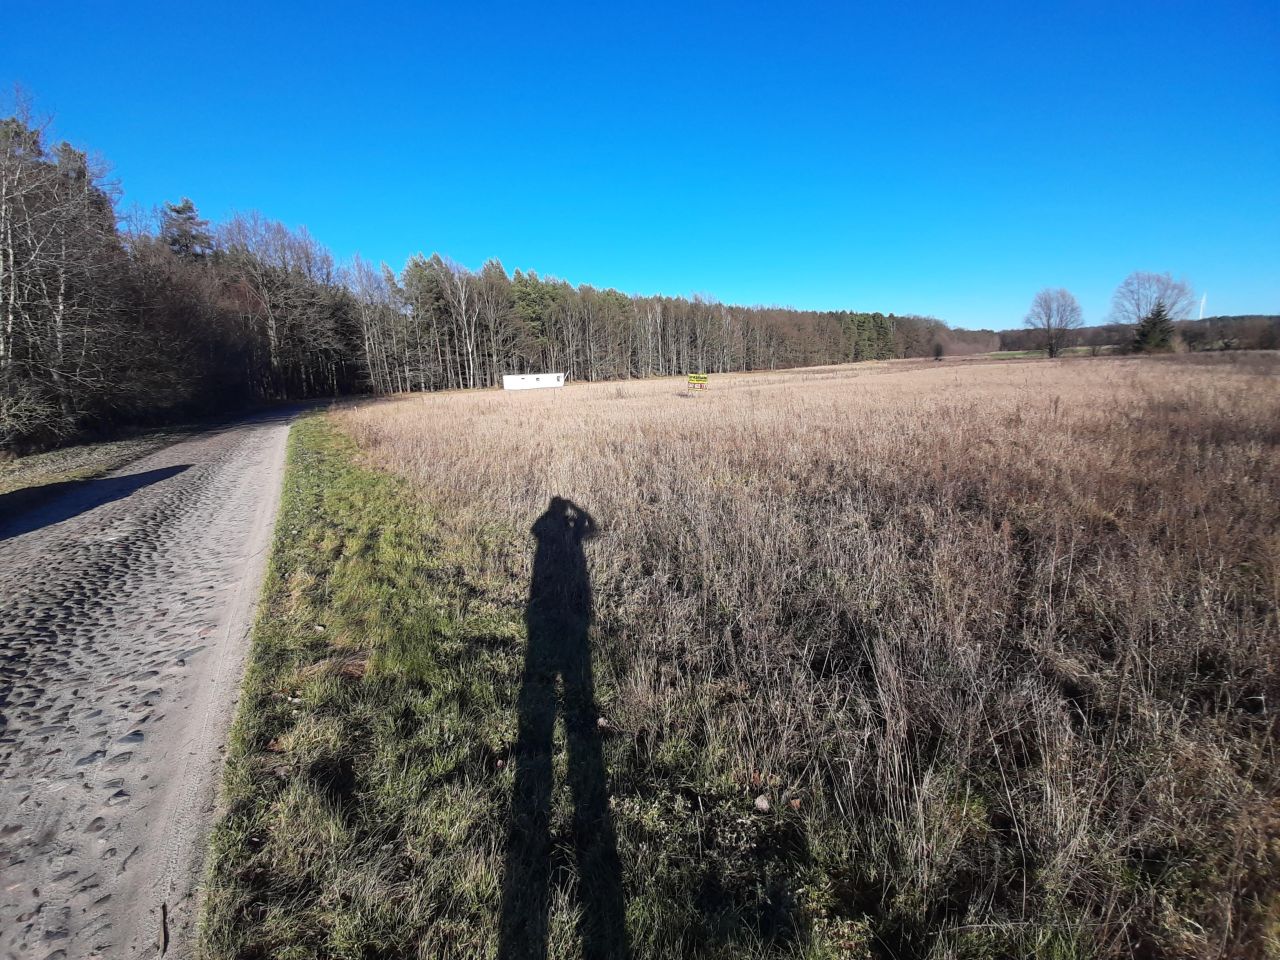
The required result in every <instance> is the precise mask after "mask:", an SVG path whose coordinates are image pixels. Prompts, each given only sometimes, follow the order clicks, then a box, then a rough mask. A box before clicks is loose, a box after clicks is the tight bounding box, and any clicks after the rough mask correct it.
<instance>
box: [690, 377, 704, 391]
mask: <svg viewBox="0 0 1280 960" xmlns="http://www.w3.org/2000/svg"><path fill="white" fill-rule="evenodd" d="M689 389H690V390H697V391H699V392H701V391H703V390H705V389H707V375H706V374H705V373H691V374H689Z"/></svg>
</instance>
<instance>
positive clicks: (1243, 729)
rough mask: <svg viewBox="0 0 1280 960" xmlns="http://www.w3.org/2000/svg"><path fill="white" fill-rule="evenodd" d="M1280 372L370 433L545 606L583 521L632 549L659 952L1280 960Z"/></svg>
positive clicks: (637, 816)
mask: <svg viewBox="0 0 1280 960" xmlns="http://www.w3.org/2000/svg"><path fill="white" fill-rule="evenodd" d="M1278 373H1280V362H1277V358H1276V357H1275V356H1274V355H1256V356H1251V357H1238V358H1236V357H1223V358H1214V362H1209V361H1208V360H1204V361H1202V362H1198V363H1190V362H1187V361H1185V360H1183V359H1180V358H1177V357H1168V358H1161V359H1116V360H1113V359H1104V360H1074V361H1058V362H1046V363H1026V364H1003V365H1001V364H974V363H969V364H965V365H963V366H961V365H958V364H952V363H942V364H914V365H911V364H909V365H905V366H899V365H894V364H888V365H880V366H870V365H864V366H860V367H853V368H844V369H831V370H827V371H824V372H821V373H815V374H807V373H805V372H797V373H794V374H760V375H750V374H748V375H731V376H725V377H713V378H712V384H711V389H710V390H709V391H707V393H706V394H705V395H704V396H701V397H697V398H694V397H690V396H686V395H685V391H684V389H683V386H682V384H680V383H679V382H678V381H673V380H660V381H646V382H642V383H627V384H622V385H620V384H598V385H582V386H576V387H570V388H566V389H564V390H561V391H547V392H530V393H524V394H515V395H512V394H502V393H493V392H470V393H443V394H433V395H429V396H425V397H424V396H416V397H413V398H411V399H406V400H403V401H399V402H384V403H376V404H369V405H364V406H359V407H355V408H352V409H349V410H347V411H345V412H342V413H341V414H339V423H340V424H341V425H342V427H343V428H344V429H345V430H347V431H349V432H350V433H351V434H352V435H353V436H354V437H355V438H356V440H357V442H358V444H359V445H360V447H361V449H362V450H363V452H364V453H363V455H364V457H365V459H366V461H367V462H368V463H370V464H374V465H377V466H379V467H383V468H386V469H389V470H391V471H392V472H394V473H397V474H400V475H402V476H403V477H405V478H408V480H409V481H410V482H411V484H412V485H413V486H414V487H416V489H417V490H418V491H419V492H420V494H421V497H422V498H423V501H424V502H425V503H426V504H429V505H430V509H431V511H432V513H433V515H435V516H437V517H439V518H441V521H440V522H441V523H442V525H444V526H445V527H447V528H448V529H451V530H453V531H454V532H455V535H456V536H458V537H462V538H464V539H466V538H468V537H469V538H470V540H471V542H472V543H473V544H474V545H475V547H476V549H474V550H473V551H472V555H471V557H470V560H469V561H468V562H469V563H471V564H473V565H474V566H475V567H478V568H480V569H481V571H482V573H483V575H484V576H483V578H482V579H483V581H484V582H486V583H490V584H497V585H498V587H497V588H496V589H498V591H499V592H500V593H501V592H502V591H505V599H506V601H508V602H509V603H510V604H512V605H515V606H517V607H518V605H519V604H520V603H522V602H523V595H524V591H525V590H526V589H527V585H528V584H529V582H530V563H531V561H530V553H531V544H530V542H529V539H528V535H527V531H528V529H529V527H530V525H531V524H532V523H533V521H534V519H535V518H536V517H538V516H539V514H540V513H542V511H543V510H545V509H546V506H547V503H548V501H549V500H550V498H551V497H553V496H564V497H569V498H572V499H573V500H574V501H576V502H577V503H578V504H581V505H582V506H583V507H584V508H586V509H587V510H590V512H591V515H592V516H593V517H594V518H595V521H596V523H597V524H598V526H599V531H600V535H599V536H598V537H597V538H595V540H594V541H593V542H592V543H591V544H590V545H589V546H588V547H587V548H586V549H587V562H588V566H589V572H590V577H591V582H592V587H593V589H594V595H595V621H594V625H593V627H592V644H593V650H594V659H595V671H596V696H597V698H598V701H599V707H600V712H601V714H602V718H603V719H602V723H601V727H602V729H607V730H609V731H611V736H609V738H608V739H607V742H606V749H605V761H606V764H607V767H608V770H609V777H610V789H611V793H612V802H611V805H612V808H613V811H614V819H615V823H616V830H617V837H618V840H617V842H618V850H619V855H620V860H621V863H622V870H623V874H624V886H625V888H626V893H627V898H628V902H629V906H628V918H629V926H630V930H629V933H630V937H631V940H632V950H633V952H634V953H635V954H636V955H650V954H653V955H659V954H660V952H661V950H662V949H666V950H668V951H669V950H670V949H671V945H672V944H673V943H681V944H684V946H685V948H686V949H688V950H692V951H694V952H697V951H710V950H712V947H714V945H715V944H717V943H720V944H724V943H725V942H726V941H725V939H724V938H725V936H727V934H725V933H724V931H726V930H728V929H730V928H733V929H738V928H744V929H749V930H750V931H751V933H752V936H753V937H756V938H758V940H757V942H758V943H759V944H761V945H763V946H764V948H765V949H770V948H769V947H768V946H767V945H768V944H773V945H775V946H777V947H786V945H787V944H791V945H792V947H800V948H801V950H804V949H812V951H813V953H812V955H822V954H825V953H827V952H831V953H836V952H839V951H840V950H842V949H846V948H847V949H848V950H849V951H850V952H852V953H854V954H856V953H858V952H859V951H860V952H862V953H872V954H876V955H880V956H886V957H887V956H894V957H904V956H924V955H930V956H983V955H987V956H994V955H1030V954H1031V953H1033V952H1034V953H1037V954H1044V955H1054V956H1117V957H1119V956H1131V955H1140V956H1160V957H1223V956H1242V957H1243V956H1263V955H1266V952H1267V951H1268V949H1270V950H1272V951H1274V950H1275V949H1276V937H1277V924H1278V923H1280V899H1278V897H1280V894H1278V892H1277V881H1276V877H1277V870H1278V869H1280V815H1278V814H1277V806H1276V802H1277V797H1278V789H1277V788H1278V782H1277V774H1278V772H1280V770H1278V767H1277V764H1276V756H1275V736H1276V732H1277V731H1276V714H1275V709H1276V704H1277V702H1278V700H1277V697H1278V695H1280V682H1278V681H1280V676H1278V671H1280V658H1278V657H1277V653H1278V651H1277V643H1276V640H1277V614H1276V611H1277V601H1278V600H1280V509H1278V504H1280V452H1278V448H1277V444H1278V443H1280V380H1278V379H1277V374H1278ZM504 585H505V586H504ZM495 682H496V681H495ZM502 682H504V683H509V680H506V681H502ZM502 766H503V764H501V763H500V764H499V767H500V768H501V767H502ZM760 798H763V802H761V799H760ZM491 849H492V848H491ZM491 856H492V854H491ZM585 879H586V882H589V880H590V878H585ZM699 918H700V919H699ZM730 919H731V920H732V922H730ZM696 920H697V921H698V922H700V923H701V926H699V925H698V922H695V921H696ZM663 925H665V927H664V926H663ZM660 928H661V929H660ZM680 929H682V930H684V931H686V933H683V934H678V933H676V932H675V931H677V930H680ZM682 937H687V939H681V938H682ZM664 938H665V939H664ZM717 938H719V939H717ZM804 944H808V945H809V947H808V948H806V947H804V946H803V945H804ZM664 945H665V946H664ZM788 949H790V948H788ZM666 955H670V953H667V954H666Z"/></svg>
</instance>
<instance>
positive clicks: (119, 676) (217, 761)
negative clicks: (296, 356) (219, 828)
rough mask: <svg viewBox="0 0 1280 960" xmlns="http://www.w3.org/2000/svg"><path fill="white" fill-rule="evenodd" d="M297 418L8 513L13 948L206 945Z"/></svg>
mask: <svg viewBox="0 0 1280 960" xmlns="http://www.w3.org/2000/svg"><path fill="white" fill-rule="evenodd" d="M291 419H292V412H289V413H283V414H282V413H275V414H268V415H262V416H258V417H254V418H251V419H249V420H245V421H242V422H240V423H237V424H234V425H232V426H229V427H225V428H221V429H217V430H213V431H210V432H209V433H206V434H203V435H201V436H198V437H196V438H194V439H191V440H187V441H184V442H182V443H178V444H174V445H173V446H170V447H167V448H165V449H164V450H161V451H158V452H156V453H153V454H151V455H149V456H147V457H144V458H142V459H141V460H138V461H136V462H134V463H132V464H130V465H129V466H128V467H126V468H124V469H122V470H120V471H117V472H116V473H114V474H112V475H111V479H109V480H106V481H98V482H91V483H87V484H85V485H84V486H83V487H82V488H78V489H76V490H72V491H71V492H69V493H68V494H65V495H63V496H62V497H59V498H58V499H57V500H55V501H53V502H51V503H49V504H46V505H44V506H43V507H41V508H40V509H39V510H37V511H34V512H32V513H29V514H24V515H23V516H21V517H16V518H7V519H6V518H0V538H3V537H6V536H9V538H8V539H0V957H5V958H8V957H38V958H50V960H56V958H68V960H71V958H81V957H129V956H156V955H158V954H159V953H160V950H161V945H162V944H163V943H164V942H165V941H166V940H167V942H168V948H167V953H166V956H187V955H189V954H190V951H191V948H192V939H193V933H194V925H195V920H196V916H195V911H196V897H195V891H196V887H197V885H198V882H199V879H200V874H201V871H202V867H203V853H204V843H205V839H206V836H207V830H208V827H209V821H210V818H211V815H212V812H213V807H214V802H215V799H216V792H217V782H218V775H219V773H220V771H221V749H220V748H221V745H222V743H223V740H224V737H225V734H226V730H227V726H228V724H229V722H230V718H231V713H232V710H233V707H234V701H235V697H236V692H237V690H238V687H239V681H240V676H241V671H242V668H243V663H244V655H245V652H246V647H247V642H246V640H247V636H248V632H249V627H250V625H251V622H252V616H253V608H254V604H255V602H256V600H257V596H258V589H259V586H260V584H261V578H262V571H263V567H264V565H265V561H266V553H267V549H268V547H269V545H270V534H271V528H272V525H273V522H274V518H275V512H276V506H277V503H278V500H279V490H280V479H281V474H282V471H283V464H284V448H285V439H286V437H287V434H288V425H289V421H290V420H291ZM144 475H145V476H144ZM130 478H132V479H130ZM117 480H118V481H119V482H116V481H117ZM144 482H145V485H141V484H143V483H144ZM112 496H114V497H116V499H107V500H106V502H101V501H103V500H104V499H105V498H107V497H112ZM41 524H45V525H43V526H42V525H41ZM9 534H13V535H9Z"/></svg>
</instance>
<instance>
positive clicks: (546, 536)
mask: <svg viewBox="0 0 1280 960" xmlns="http://www.w3.org/2000/svg"><path fill="white" fill-rule="evenodd" d="M532 532H533V535H534V536H535V537H537V538H538V539H539V540H540V541H543V542H546V543H548V545H550V544H551V543H553V542H557V541H563V542H564V543H566V544H571V545H576V544H579V543H581V542H582V541H583V540H586V539H589V538H590V537H594V536H595V535H596V533H597V528H596V522H595V520H594V518H593V517H592V516H591V514H589V513H587V511H586V510H584V509H583V508H582V507H580V506H578V505H577V504H576V503H574V502H573V501H572V500H569V499H567V498H565V497H558V496H553V497H552V498H551V502H550V504H548V506H547V510H546V512H545V513H544V514H542V516H540V517H538V519H537V520H536V521H535V522H534V524H533V531H532Z"/></svg>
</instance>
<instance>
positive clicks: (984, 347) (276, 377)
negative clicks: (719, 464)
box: [0, 111, 1275, 449]
mask: <svg viewBox="0 0 1280 960" xmlns="http://www.w3.org/2000/svg"><path fill="white" fill-rule="evenodd" d="M46 140H47V137H46V135H45V131H44V130H43V129H42V128H41V127H40V126H39V125H38V124H36V123H33V122H32V121H31V119H30V116H29V114H28V113H25V112H23V111H19V112H18V114H17V115H15V116H12V117H10V118H8V119H6V120H0V448H11V449H12V448H18V449H23V448H31V447H35V446H41V445H50V444H54V443H57V442H60V441H65V440H66V439H68V438H70V437H74V436H77V435H81V434H83V433H84V432H86V431H92V430H95V429H102V428H110V427H114V426H118V425H121V424H149V423H156V422H161V421H165V420H173V419H176V418H185V417H198V416H202V415H208V414H216V413H221V412H229V411H233V410H236V409H240V408H244V407H250V406H254V405H260V404H263V403H268V402H272V401H278V400H289V399H305V398H312V397H331V396H338V395H343V394H352V393H359V392H374V393H393V392H401V391H421V390H440V389H456V388H469V387H486V386H492V385H495V384H497V383H499V382H500V380H501V377H502V375H503V374H507V373H526V372H550V371H557V372H559V371H563V372H565V373H567V374H568V376H569V378H570V379H571V380H605V379H620V378H628V377H652V376H669V375H683V374H686V373H693V372H700V373H723V372H728V371H735V370H760V369H777V368H785V367H796V366H812V365H820V364H832V363H846V362H851V361H859V360H883V359H889V358H900V357H930V356H933V357H939V356H943V355H951V354H966V353H969V354H972V353H985V352H988V351H992V350H996V349H1026V348H1027V347H1026V346H1023V345H1022V343H1023V341H1022V340H1020V339H1018V338H1019V337H1020V336H1028V337H1034V338H1035V344H1034V345H1035V346H1037V347H1040V346H1045V345H1046V344H1047V345H1049V346H1050V351H1051V352H1052V353H1055V354H1056V352H1057V351H1058V350H1059V349H1061V348H1062V347H1063V346H1065V345H1071V344H1074V343H1077V342H1081V340H1082V338H1084V337H1087V336H1092V334H1091V333H1085V332H1081V331H1079V330H1078V329H1077V328H1078V327H1079V305H1078V304H1075V303H1074V297H1071V295H1070V294H1069V293H1067V292H1066V291H1044V292H1042V294H1041V295H1038V298H1037V304H1039V306H1037V307H1034V308H1033V312H1034V311H1035V310H1039V309H1041V308H1043V309H1044V310H1048V311H1049V313H1047V314H1045V316H1046V317H1048V320H1047V321H1046V322H1047V323H1048V326H1047V327H1045V326H1044V325H1043V324H1042V325H1041V327H1040V328H1039V329H1032V330H1028V331H1021V332H1018V331H1015V332H1010V333H1002V334H997V333H995V332H993V331H991V330H979V331H968V330H954V329H951V328H949V327H948V326H947V325H946V324H945V323H943V322H942V321H941V320H938V319H935V318H932V317H921V316H900V315H894V314H892V313H887V314H886V313H880V312H854V311H813V310H794V309H790V308H785V307H760V306H753V307H748V306H734V305H729V304H724V303H720V302H717V301H715V300H712V299H707V298H701V297H692V298H687V297H666V296H635V295H628V294H625V293H621V292H619V291H617V290H611V289H598V288H596V287H592V286H589V285H585V284H584V285H580V286H574V285H572V284H570V283H567V282H565V281H563V280H558V279H555V278H553V277H548V276H539V275H538V274H537V273H535V272H533V271H531V270H529V271H521V270H516V271H515V272H514V273H508V271H507V270H506V269H505V268H504V267H503V265H502V264H501V263H499V262H498V261H497V260H490V261H488V262H486V263H485V264H483V265H482V266H481V267H480V268H479V269H478V270H471V269H468V268H466V267H464V266H462V265H460V264H458V263H455V262H453V261H452V260H449V259H448V258H446V257H443V256H441V255H439V254H434V255H432V256H430V257H426V256H415V257H413V258H411V259H410V260H409V262H408V263H407V264H405V266H404V267H403V269H401V270H400V271H399V272H398V273H397V272H395V271H393V270H392V269H391V268H390V267H388V266H387V265H385V264H381V265H376V266H375V265H374V264H371V263H368V262H366V261H364V260H362V259H360V258H359V257H356V258H354V259H353V261H352V262H351V263H349V264H338V263H336V262H335V260H334V258H333V256H332V254H331V253H330V252H329V251H328V250H326V249H325V247H324V246H323V245H322V244H320V243H319V242H317V240H316V239H315V238H314V237H312V236H311V235H310V234H309V233H308V232H307V231H306V229H305V228H298V229H291V228H289V227H286V226H285V225H283V224H281V223H278V222H275V221H273V220H270V219H268V218H266V217H263V216H262V215H260V214H257V213H248V214H239V215H236V216H233V217H231V218H230V219H229V220H227V221H226V222H224V223H220V224H211V223H209V222H208V221H207V220H205V219H204V218H202V217H201V216H200V213H199V211H198V209H197V208H196V205H195V204H194V203H192V201H191V200H189V199H186V198H183V199H181V200H179V201H177V202H173V203H168V204H165V205H163V206H162V207H161V208H160V209H159V210H157V211H155V212H154V214H153V215H151V216H149V217H145V218H142V219H141V220H140V221H138V222H131V223H129V224H128V225H122V223H121V220H120V218H119V216H118V215H117V211H116V196H115V193H114V192H113V189H112V187H111V185H110V184H109V182H108V181H107V180H106V177H105V171H104V170H103V169H101V167H100V166H99V165H97V164H96V163H95V162H94V161H93V160H92V159H91V158H90V157H89V156H88V155H87V154H86V153H85V152H84V151H82V150H78V149H76V148H74V147H72V146H71V145H69V144H67V143H65V142H63V143H58V144H55V145H50V144H48V143H46ZM1135 276H1137V275H1135ZM1143 276H1148V277H1157V278H1159V277H1160V276H1161V275H1143ZM1166 279H1167V278H1166ZM1170 282H1172V281H1170ZM1148 286H1149V285H1148ZM1146 292H1149V291H1147V290H1146V288H1145V287H1143V288H1141V289H1138V290H1136V291H1134V293H1135V295H1145V294H1146ZM1168 292H1169V291H1168V290H1166V291H1165V293H1166V306H1167V307H1169V308H1170V310H1171V312H1173V313H1176V311H1177V310H1180V309H1182V307H1183V306H1185V303H1184V301H1185V297H1183V298H1182V299H1180V300H1178V301H1177V302H1174V301H1172V300H1169V298H1168V296H1167V294H1168ZM1175 292H1176V291H1175ZM1185 293H1186V294H1187V295H1190V293H1189V288H1187V289H1186V291H1185ZM1118 296H1119V294H1118ZM1073 304H1074V313H1073V312H1072V311H1073V306H1072V305H1073ZM1054 311H1057V312H1056V313H1055V312H1054ZM1063 311H1065V312H1063ZM1037 315H1039V314H1037ZM1137 319H1140V318H1135V322H1136V320H1137ZM1173 319H1174V320H1175V321H1176V320H1178V319H1179V318H1178V316H1176V315H1175V316H1174V317H1173ZM1262 320H1264V321H1265V320H1266V318H1262ZM1029 322H1030V321H1029ZM1032 326H1035V324H1032ZM1256 326H1257V325H1256V324H1255V325H1254V327H1256ZM1254 327H1249V328H1248V329H1250V330H1253V329H1254ZM1242 329H1243V328H1242ZM1259 329H1261V330H1262V331H1263V332H1262V334H1260V335H1259V336H1262V337H1263V338H1265V336H1273V335H1274V330H1275V327H1274V326H1270V327H1268V326H1266V324H1265V323H1264V324H1263V327H1261V328H1259ZM1268 331H1271V333H1268ZM1213 337H1215V338H1216V339H1215V340H1214V341H1213V342H1215V343H1216V342H1224V343H1228V344H1239V345H1252V344H1251V343H1242V338H1241V335H1240V333H1239V331H1236V332H1232V331H1230V330H1227V329H1226V326H1225V324H1221V323H1220V324H1219V325H1218V326H1217V327H1215V328H1214V329H1213ZM1046 338H1047V339H1046ZM1184 338H1185V339H1186V340H1187V341H1188V342H1192V337H1190V336H1187V335H1185V334H1184Z"/></svg>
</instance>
